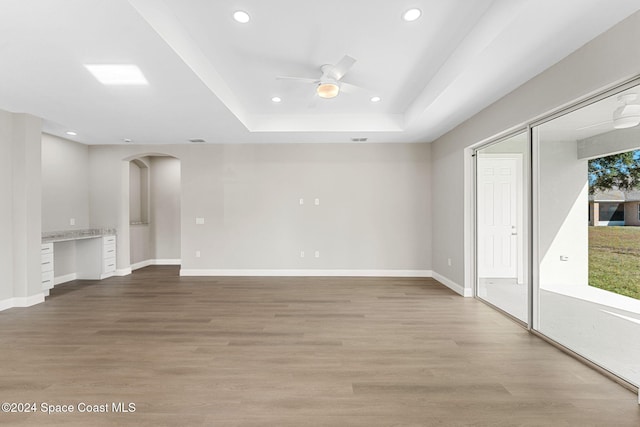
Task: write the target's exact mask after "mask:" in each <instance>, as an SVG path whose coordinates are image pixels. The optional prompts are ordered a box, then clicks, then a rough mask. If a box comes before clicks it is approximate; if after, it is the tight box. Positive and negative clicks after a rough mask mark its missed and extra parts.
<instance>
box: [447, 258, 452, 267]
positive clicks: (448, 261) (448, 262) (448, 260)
mask: <svg viewBox="0 0 640 427" xmlns="http://www.w3.org/2000/svg"><path fill="white" fill-rule="evenodd" d="M447 265H448V266H449V267H451V258H447Z"/></svg>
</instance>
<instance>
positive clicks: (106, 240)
mask: <svg viewBox="0 0 640 427" xmlns="http://www.w3.org/2000/svg"><path fill="white" fill-rule="evenodd" d="M102 244H103V245H105V246H107V245H111V244H113V245H115V244H116V236H104V237H102Z"/></svg>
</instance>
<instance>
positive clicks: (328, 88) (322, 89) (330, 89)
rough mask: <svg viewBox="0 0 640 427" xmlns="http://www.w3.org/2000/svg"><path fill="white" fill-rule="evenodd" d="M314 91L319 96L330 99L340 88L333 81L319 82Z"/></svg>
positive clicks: (336, 94)
mask: <svg viewBox="0 0 640 427" xmlns="http://www.w3.org/2000/svg"><path fill="white" fill-rule="evenodd" d="M316 93H317V94H318V96H319V97H320V98H324V99H331V98H335V97H336V96H338V93H340V88H339V87H338V85H337V84H335V83H331V82H328V83H320V84H319V85H318V87H317V88H316Z"/></svg>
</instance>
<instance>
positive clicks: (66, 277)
mask: <svg viewBox="0 0 640 427" xmlns="http://www.w3.org/2000/svg"><path fill="white" fill-rule="evenodd" d="M77 279H78V275H77V274H76V273H71V274H65V275H64V276H58V277H54V278H53V286H56V285H60V284H62V283H67V282H71V281H73V280H77Z"/></svg>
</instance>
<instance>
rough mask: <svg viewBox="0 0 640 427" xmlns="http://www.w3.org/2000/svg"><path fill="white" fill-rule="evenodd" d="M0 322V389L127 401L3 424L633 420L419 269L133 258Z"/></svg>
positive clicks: (575, 372) (31, 397) (605, 391)
mask: <svg viewBox="0 0 640 427" xmlns="http://www.w3.org/2000/svg"><path fill="white" fill-rule="evenodd" d="M0 328H1V331H2V332H1V336H0V348H1V350H0V372H1V378H0V395H1V398H0V400H2V401H3V402H35V403H36V404H37V405H40V404H41V403H42V402H46V403H49V404H72V405H74V406H75V407H76V409H77V405H78V404H80V403H88V404H105V403H106V404H109V405H110V404H111V403H112V402H124V403H129V402H133V403H135V408H136V411H135V412H134V413H113V412H109V413H102V414H100V413H98V414H87V413H77V412H75V413H72V414H51V415H46V414H43V413H40V412H38V413H34V414H6V413H0V424H2V425H33V426H36V425H37V426H42V425H44V426H49V425H64V426H100V425H109V426H120V425H135V426H173V425H175V426H199V425H203V426H221V427H227V426H228V427H239V426H456V425H460V426H462V425H477V426H516V425H525V426H638V425H640V408H639V406H638V405H637V397H636V396H635V395H634V394H633V393H631V392H629V391H627V390H625V389H623V388H622V387H621V386H619V385H617V384H615V383H613V382H612V381H610V380H608V379H607V378H604V377H603V376H601V375H600V374H598V373H597V372H595V371H593V370H591V369H590V368H588V367H586V366H584V365H582V364H581V363H579V362H577V361H576V360H574V359H572V358H570V357H569V356H567V355H565V354H563V353H562V352H560V351H559V350H557V349H555V348H553V347H552V346H550V345H548V344H547V343H545V342H543V341H542V340H540V339H539V338H536V337H534V336H532V335H530V334H529V333H528V332H527V331H525V330H524V329H522V328H521V327H519V326H518V325H516V324H515V323H513V322H512V321H511V320H509V319H507V318H505V317H504V316H503V315H501V314H500V313H498V312H495V311H493V310H492V309H491V308H489V307H487V306H486V305H484V304H482V303H481V302H479V301H476V300H473V299H468V298H466V299H465V298H462V297H459V296H457V295H455V294H454V293H452V292H451V291H450V290H448V289H447V288H445V287H444V286H442V285H440V284H438V283H437V282H436V281H434V280H431V279H388V278H193V277H189V278H180V277H178V269H177V268H176V267H147V268H144V269H141V270H138V271H137V272H135V273H134V274H133V275H131V276H128V277H122V278H119V277H117V278H111V279H107V280H103V281H101V282H88V281H76V282H71V283H68V284H65V285H61V286H58V287H56V288H55V289H54V290H53V292H52V295H51V297H49V298H47V301H46V302H45V303H44V304H40V305H37V306H34V307H31V308H27V309H11V310H7V311H4V312H0ZM109 409H111V407H110V408H109Z"/></svg>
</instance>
